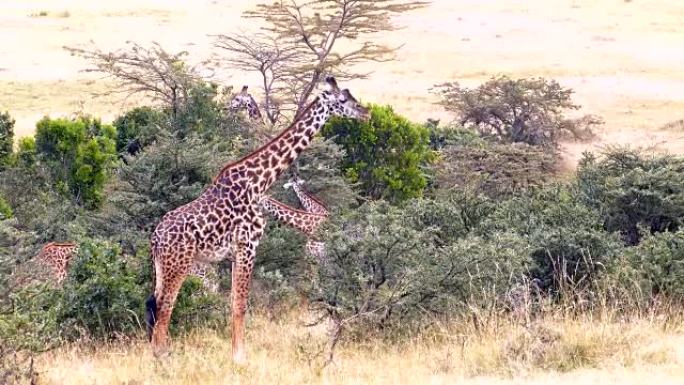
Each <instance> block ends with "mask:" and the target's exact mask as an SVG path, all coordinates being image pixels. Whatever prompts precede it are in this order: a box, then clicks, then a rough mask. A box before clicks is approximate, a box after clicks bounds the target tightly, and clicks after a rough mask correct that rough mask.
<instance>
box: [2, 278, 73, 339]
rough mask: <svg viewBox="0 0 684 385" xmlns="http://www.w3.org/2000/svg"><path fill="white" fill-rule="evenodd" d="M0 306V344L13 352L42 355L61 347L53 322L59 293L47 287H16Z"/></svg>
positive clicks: (59, 296) (58, 328) (38, 285)
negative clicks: (23, 351)
mask: <svg viewBox="0 0 684 385" xmlns="http://www.w3.org/2000/svg"><path fill="white" fill-rule="evenodd" d="M6 295H7V297H8V298H7V300H5V301H2V302H0V342H2V344H3V347H5V348H8V349H15V350H32V351H44V350H48V349H50V348H53V347H55V346H58V345H59V344H60V343H62V341H63V340H62V339H61V337H60V335H61V329H60V327H59V323H58V322H57V315H58V313H59V311H60V308H59V304H60V299H61V296H62V293H61V292H60V291H59V290H57V289H55V288H53V287H51V286H49V285H47V284H35V285H30V286H26V287H20V288H18V289H17V290H15V291H12V292H9V293H7V294H6Z"/></svg>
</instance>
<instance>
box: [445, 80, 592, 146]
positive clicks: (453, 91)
mask: <svg viewBox="0 0 684 385" xmlns="http://www.w3.org/2000/svg"><path fill="white" fill-rule="evenodd" d="M435 92H436V93H437V94H438V95H439V96H441V98H442V100H441V101H440V103H439V104H441V105H442V106H443V107H444V109H446V110H447V111H450V112H453V113H455V114H456V115H457V117H458V119H459V124H460V125H461V126H464V127H466V128H473V129H475V130H477V131H478V132H479V133H480V135H482V136H485V137H494V138H497V139H500V140H502V141H506V142H524V143H527V144H531V145H543V146H555V145H556V144H557V143H558V140H559V139H560V138H561V136H562V135H567V134H570V135H571V136H574V137H575V138H579V139H588V138H589V137H591V136H592V128H594V127H596V126H597V125H600V124H602V120H601V118H599V117H597V116H593V115H585V116H583V117H581V118H579V119H570V118H567V117H566V116H565V112H566V111H569V110H577V109H579V108H580V106H578V105H576V104H575V103H574V102H573V101H572V92H573V91H572V90H571V89H569V88H565V87H563V86H561V85H560V84H559V83H558V82H556V81H555V80H547V79H544V78H532V79H511V78H509V77H507V76H497V77H493V78H492V79H490V80H489V81H487V82H485V83H484V84H482V85H480V86H479V87H477V88H473V89H469V88H465V87H462V86H461V85H460V84H458V83H457V82H451V83H444V84H440V85H437V86H436V89H435Z"/></svg>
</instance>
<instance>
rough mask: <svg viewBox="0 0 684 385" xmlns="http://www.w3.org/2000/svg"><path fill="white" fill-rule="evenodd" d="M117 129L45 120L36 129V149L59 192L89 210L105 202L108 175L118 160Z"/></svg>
mask: <svg viewBox="0 0 684 385" xmlns="http://www.w3.org/2000/svg"><path fill="white" fill-rule="evenodd" d="M115 138H116V129H114V127H112V126H109V125H103V124H101V123H100V121H99V120H96V119H91V118H89V117H79V118H77V119H75V120H68V119H50V118H47V117H46V118H44V119H42V120H41V121H39V122H38V124H37V125H36V149H37V152H38V154H39V159H40V160H41V161H43V162H45V163H46V166H47V167H48V169H49V170H50V172H51V174H52V178H53V180H54V183H55V185H56V188H57V190H58V191H61V192H63V193H68V194H70V195H71V196H72V197H73V199H74V201H75V202H76V203H78V204H80V205H83V206H85V207H88V208H95V207H97V206H99V204H100V203H101V202H102V198H103V196H102V194H103V189H104V184H105V182H106V180H107V172H108V170H109V169H110V168H111V167H112V166H113V165H114V163H115V160H116V157H115V156H116V144H115Z"/></svg>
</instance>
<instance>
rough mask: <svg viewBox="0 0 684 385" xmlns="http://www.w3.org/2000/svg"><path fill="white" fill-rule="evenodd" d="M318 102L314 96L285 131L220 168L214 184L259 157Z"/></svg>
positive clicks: (318, 98)
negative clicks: (231, 169) (225, 172)
mask: <svg viewBox="0 0 684 385" xmlns="http://www.w3.org/2000/svg"><path fill="white" fill-rule="evenodd" d="M319 100H320V97H319V96H316V98H315V99H314V100H313V101H311V103H309V105H308V106H307V107H306V108H305V109H304V110H303V111H302V112H301V113H300V114H299V116H298V117H297V118H296V119H295V120H294V121H293V122H292V123H291V124H290V125H289V126H288V127H287V128H286V129H284V130H283V131H282V132H281V133H280V134H278V136H276V137H275V138H273V139H271V140H270V141H268V142H266V143H265V144H263V145H261V146H260V147H259V148H257V149H256V150H255V151H253V152H252V153H251V154H249V155H247V156H246V157H244V158H242V159H239V160H237V161H235V162H232V163H228V164H226V165H225V166H223V168H221V170H220V171H219V172H218V174H216V176H215V177H214V179H213V182H216V180H217V179H218V178H219V176H220V175H221V174H223V172H224V171H226V170H228V169H230V168H233V167H235V166H238V165H240V164H242V163H244V162H246V161H248V160H250V159H252V158H254V157H256V156H258V155H261V153H262V152H263V151H265V150H266V149H267V148H268V147H269V146H270V145H271V144H272V143H273V142H276V141H278V140H280V139H281V138H282V137H283V136H285V134H287V133H288V132H290V130H291V129H293V128H294V127H295V125H296V124H297V123H299V118H300V117H302V116H304V115H306V113H307V112H309V110H311V109H312V108H313V106H314V105H315V104H316V103H318V101H319Z"/></svg>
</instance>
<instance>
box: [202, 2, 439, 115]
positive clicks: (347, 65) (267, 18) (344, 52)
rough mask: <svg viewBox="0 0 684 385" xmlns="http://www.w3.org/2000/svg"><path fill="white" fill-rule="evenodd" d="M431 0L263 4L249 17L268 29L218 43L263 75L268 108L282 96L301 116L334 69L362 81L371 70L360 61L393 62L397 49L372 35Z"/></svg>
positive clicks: (236, 61)
mask: <svg viewBox="0 0 684 385" xmlns="http://www.w3.org/2000/svg"><path fill="white" fill-rule="evenodd" d="M427 4H428V2H426V1H410V0H313V1H304V0H289V1H283V0H281V1H275V2H273V3H271V4H259V5H257V6H256V8H255V9H254V10H250V11H247V12H246V13H245V16H246V17H248V18H253V19H259V20H261V21H262V22H263V23H264V24H265V26H264V28H263V30H264V32H263V33H259V34H256V35H246V34H230V35H218V36H217V37H216V42H215V45H216V47H217V48H221V49H224V50H226V51H228V54H229V55H230V58H229V59H228V60H227V61H226V63H227V64H228V65H229V66H231V67H232V68H238V69H242V70H253V71H257V72H259V73H260V74H261V76H262V78H263V79H264V92H265V94H266V103H267V110H268V109H270V108H273V107H274V105H273V102H274V101H276V100H282V101H283V102H284V103H285V102H287V103H289V105H290V106H291V108H292V109H293V110H294V111H295V116H296V115H298V114H299V113H300V112H302V110H303V109H304V108H305V107H306V105H307V102H308V101H309V98H310V96H311V93H312V92H313V91H314V89H315V87H316V84H317V83H318V82H319V80H320V79H321V78H322V77H323V76H324V75H325V74H326V73H328V72H335V76H337V77H338V78H340V79H343V80H350V79H359V78H364V77H366V76H368V74H367V73H362V72H359V71H356V70H354V68H353V66H354V65H355V64H359V63H363V62H368V61H375V62H382V61H388V60H392V59H393V58H394V55H393V54H394V53H395V51H396V49H397V47H390V46H387V45H384V44H379V43H376V42H374V41H372V40H371V39H370V37H371V36H372V35H373V34H376V33H378V32H381V31H392V30H396V29H397V26H396V25H395V24H394V23H393V22H392V17H393V16H395V15H398V14H401V13H403V12H407V11H411V10H415V9H418V8H421V7H424V6H426V5H427ZM340 43H341V44H340ZM341 47H344V48H341ZM269 119H271V116H269Z"/></svg>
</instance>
